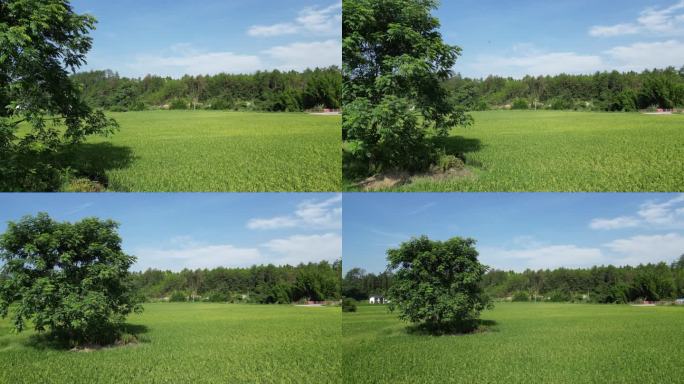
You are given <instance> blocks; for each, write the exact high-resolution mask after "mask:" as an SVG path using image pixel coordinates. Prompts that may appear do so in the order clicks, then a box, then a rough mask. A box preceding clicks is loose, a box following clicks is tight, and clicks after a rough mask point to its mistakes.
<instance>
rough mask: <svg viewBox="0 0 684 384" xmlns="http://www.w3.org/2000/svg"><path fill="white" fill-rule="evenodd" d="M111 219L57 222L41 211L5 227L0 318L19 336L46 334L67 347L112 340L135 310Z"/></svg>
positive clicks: (0, 239) (127, 259) (128, 259)
mask: <svg viewBox="0 0 684 384" xmlns="http://www.w3.org/2000/svg"><path fill="white" fill-rule="evenodd" d="M117 226H118V224H116V223H115V222H113V221H111V220H106V221H102V220H99V219H96V218H88V219H83V220H81V221H79V222H76V223H68V222H63V223H59V222H56V221H54V220H52V219H51V218H50V217H49V216H48V215H47V214H45V213H40V214H38V215H36V216H33V217H32V216H27V217H24V218H23V219H21V220H20V221H18V222H10V223H9V224H8V229H7V231H6V232H5V233H4V234H3V235H1V236H0V261H2V264H3V265H2V267H1V268H0V275H3V276H5V277H6V279H5V280H4V281H3V282H2V285H1V286H0V316H1V317H3V318H4V317H7V316H8V315H9V309H10V305H12V304H14V306H13V307H12V311H11V312H12V315H13V326H14V328H15V329H16V331H18V332H21V331H23V330H24V328H25V327H26V325H27V322H29V321H30V324H32V325H33V327H34V328H35V330H37V331H40V332H43V331H51V332H52V335H53V336H55V337H56V338H57V339H58V340H60V341H63V342H66V343H69V344H80V343H106V342H111V341H113V340H114V339H115V338H116V337H117V336H118V332H119V330H120V327H121V325H122V324H123V323H124V320H125V317H126V315H128V314H130V313H131V312H134V311H136V312H138V311H141V310H142V308H141V306H140V304H139V303H140V300H139V298H138V296H137V295H136V293H135V292H134V291H133V289H132V285H131V284H130V279H129V272H128V269H129V268H130V266H131V265H132V264H133V263H134V262H135V257H133V256H128V255H126V254H124V253H123V252H122V250H121V238H120V237H119V235H118V234H117Z"/></svg>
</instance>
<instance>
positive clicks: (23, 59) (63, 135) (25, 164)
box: [0, 0, 117, 191]
mask: <svg viewBox="0 0 684 384" xmlns="http://www.w3.org/2000/svg"><path fill="white" fill-rule="evenodd" d="M95 23H96V20H95V18H94V17H92V16H89V15H78V14H76V13H75V12H74V11H73V9H72V7H71V5H70V4H69V1H67V0H5V1H2V2H0V89H1V90H0V104H1V105H0V189H1V190H5V191H20V190H27V189H28V190H35V191H43V190H54V189H55V188H56V184H57V183H58V176H59V173H60V172H61V171H62V170H60V169H59V168H60V167H59V165H58V164H56V160H55V158H54V156H53V155H54V154H55V153H56V152H57V151H58V150H59V149H60V148H61V147H62V146H64V145H68V144H77V143H79V142H81V141H82V140H84V138H85V137H87V136H89V135H94V134H105V135H106V134H110V133H112V132H113V131H114V130H115V129H116V128H117V124H116V122H115V121H114V120H112V119H109V118H107V117H106V116H105V115H104V113H102V111H93V110H92V109H91V108H90V107H89V106H88V105H87V104H86V103H85V101H84V100H83V98H82V97H81V92H80V90H79V89H78V88H77V87H76V86H75V85H74V83H73V82H72V81H71V79H70V78H69V72H74V71H75V69H76V68H78V67H80V66H81V65H83V64H84V63H85V57H86V54H87V53H88V51H89V50H90V48H91V46H92V39H91V38H90V37H89V36H88V33H89V31H90V30H92V29H93V28H94V26H95ZM22 123H24V125H25V126H27V127H30V130H29V132H28V133H25V134H22V135H21V136H19V135H18V134H17V130H18V128H19V126H20V124H22Z"/></svg>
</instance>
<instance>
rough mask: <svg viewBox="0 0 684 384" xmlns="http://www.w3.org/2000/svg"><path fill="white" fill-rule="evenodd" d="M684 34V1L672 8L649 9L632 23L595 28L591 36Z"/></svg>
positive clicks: (681, 0) (592, 29) (590, 30)
mask: <svg viewBox="0 0 684 384" xmlns="http://www.w3.org/2000/svg"><path fill="white" fill-rule="evenodd" d="M681 33H684V0H680V1H679V2H677V3H675V4H674V5H672V6H669V7H666V8H662V9H658V8H653V7H649V8H646V9H644V10H643V11H641V13H640V14H639V17H638V18H637V19H636V20H635V21H634V22H631V23H620V24H616V25H611V26H593V27H591V28H590V29H589V34H590V35H591V36H595V37H613V36H623V35H634V34H655V35H667V36H673V35H678V34H681Z"/></svg>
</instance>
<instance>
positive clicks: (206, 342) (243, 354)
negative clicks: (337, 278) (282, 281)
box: [0, 303, 341, 384]
mask: <svg viewBox="0 0 684 384" xmlns="http://www.w3.org/2000/svg"><path fill="white" fill-rule="evenodd" d="M129 323H130V324H132V325H134V326H135V327H137V328H140V329H143V330H144V331H143V333H142V334H141V336H142V337H143V338H144V339H145V340H146V342H143V343H139V344H137V345H131V346H125V347H117V348H112V349H103V350H99V351H94V352H71V351H66V350H54V349H50V348H47V347H45V346H42V345H36V344H35V343H32V340H33V339H32V334H31V332H27V333H22V334H20V335H15V334H10V331H9V320H0V367H2V369H0V383H13V384H19V383H52V384H60V383H65V384H66V383H69V384H71V383H84V384H85V383H117V384H119V383H316V384H318V383H339V382H341V373H340V365H341V355H340V351H341V347H340V309H339V308H332V307H321V308H306V307H295V306H266V305H229V304H193V303H156V304H146V305H145V312H144V313H143V314H141V315H135V316H131V317H130V318H129Z"/></svg>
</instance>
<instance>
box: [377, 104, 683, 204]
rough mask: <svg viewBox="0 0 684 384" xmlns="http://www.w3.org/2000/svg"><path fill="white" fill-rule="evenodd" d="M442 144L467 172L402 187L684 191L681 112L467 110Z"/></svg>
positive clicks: (423, 180)
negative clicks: (463, 123) (464, 120)
mask: <svg viewBox="0 0 684 384" xmlns="http://www.w3.org/2000/svg"><path fill="white" fill-rule="evenodd" d="M472 115H473V117H474V118H475V125H474V126H473V127H472V128H468V129H463V128H458V129H455V130H454V131H453V132H452V136H451V137H450V138H449V139H448V140H447V141H446V142H445V143H442V144H440V145H441V146H442V147H443V148H444V149H446V151H447V152H448V153H460V154H463V155H465V158H466V164H467V167H468V175H466V176H462V177H447V178H441V177H422V178H417V179H415V180H413V181H412V182H411V183H408V184H404V185H403V186H400V187H394V188H390V190H400V191H482V192H493V191H503V192H514V191H530V192H537V191H552V192H580V191H581V192H637V191H640V192H665V191H667V192H673V191H684V172H682V170H683V169H684V115H666V116H653V115H642V114H637V113H590V112H558V111H487V112H474V113H472Z"/></svg>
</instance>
